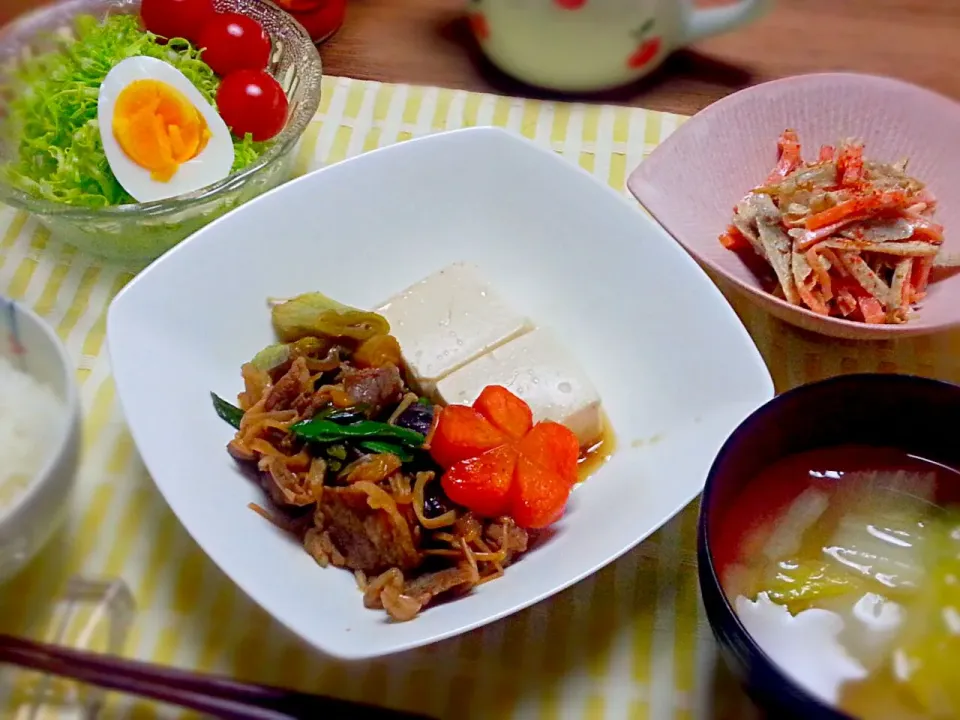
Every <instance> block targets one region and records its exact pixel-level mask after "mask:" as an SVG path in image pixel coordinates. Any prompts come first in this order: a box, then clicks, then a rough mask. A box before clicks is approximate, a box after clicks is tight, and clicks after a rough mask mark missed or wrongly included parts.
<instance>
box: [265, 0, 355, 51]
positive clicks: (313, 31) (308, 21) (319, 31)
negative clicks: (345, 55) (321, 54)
mask: <svg viewBox="0 0 960 720" xmlns="http://www.w3.org/2000/svg"><path fill="white" fill-rule="evenodd" d="M276 3H277V5H279V6H280V7H282V8H283V9H284V10H286V11H287V12H288V13H290V14H291V15H292V16H293V19H294V20H296V21H297V22H298V23H300V24H301V25H303V27H304V29H305V30H306V31H307V32H308V33H309V34H310V38H311V39H312V40H313V41H314V42H317V43H318V42H321V41H322V40H326V39H327V38H328V37H330V36H331V35H333V33H335V32H336V31H337V30H339V29H340V26H341V25H343V19H344V16H345V15H346V12H347V0H276Z"/></svg>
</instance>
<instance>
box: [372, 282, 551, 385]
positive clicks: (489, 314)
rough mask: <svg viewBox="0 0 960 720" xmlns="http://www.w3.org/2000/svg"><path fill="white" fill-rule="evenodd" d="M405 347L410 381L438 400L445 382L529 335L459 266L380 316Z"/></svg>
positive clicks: (526, 324) (526, 326)
mask: <svg viewBox="0 0 960 720" xmlns="http://www.w3.org/2000/svg"><path fill="white" fill-rule="evenodd" d="M377 312H378V313H380V314H381V315H383V316H384V317H385V318H386V319H387V321H388V322H389V323H390V332H391V333H392V334H393V335H394V337H396V338H397V340H398V341H399V342H400V348H401V350H402V351H403V359H404V362H405V363H406V365H407V370H408V372H409V375H410V380H411V381H412V382H413V384H414V385H415V386H416V387H417V388H418V389H419V390H420V391H421V392H423V393H425V394H433V393H434V392H435V390H436V384H437V382H439V381H440V380H441V379H442V378H444V377H446V376H447V375H449V374H450V373H452V372H454V371H455V370H457V369H458V368H461V367H463V366H464V365H466V364H467V363H469V362H470V361H471V360H474V359H476V358H478V357H480V356H481V355H483V354H484V353H487V352H489V351H491V350H493V349H494V348H497V347H499V346H500V345H503V344H504V343H505V342H508V341H509V340H512V339H513V338H515V337H518V336H520V335H522V334H523V333H525V332H528V331H529V330H530V329H531V328H532V324H531V323H530V321H529V320H527V318H525V317H524V316H522V315H520V314H518V313H516V312H514V310H513V309H511V308H510V306H509V305H507V303H506V302H504V300H503V299H502V298H501V297H500V295H499V294H498V293H497V292H496V291H495V290H494V289H493V287H492V286H490V285H489V284H488V283H487V282H486V281H484V280H483V278H482V277H481V276H480V273H479V271H478V270H477V268H476V267H474V266H473V265H469V264H467V263H454V264H453V265H449V266H447V267H445V268H444V269H443V270H439V271H438V272H435V273H433V274H432V275H430V276H429V277H426V278H424V279H423V280H421V281H420V282H418V283H416V284H415V285H411V286H410V287H409V288H407V289H406V290H404V291H403V292H401V293H399V294H397V295H395V296H394V297H392V298H391V299H390V300H388V301H387V302H386V303H384V305H383V306H382V307H381V308H379V309H378V310H377Z"/></svg>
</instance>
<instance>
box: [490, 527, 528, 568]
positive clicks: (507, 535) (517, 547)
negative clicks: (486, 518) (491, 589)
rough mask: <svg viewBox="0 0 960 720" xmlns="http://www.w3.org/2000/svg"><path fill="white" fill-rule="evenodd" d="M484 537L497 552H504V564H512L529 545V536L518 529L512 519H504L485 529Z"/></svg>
mask: <svg viewBox="0 0 960 720" xmlns="http://www.w3.org/2000/svg"><path fill="white" fill-rule="evenodd" d="M485 534H486V536H487V538H488V539H489V540H491V541H492V542H493V544H494V545H495V546H496V549H497V550H506V551H507V559H506V561H505V562H504V564H507V563H511V562H513V561H514V560H515V559H516V557H517V555H520V554H521V553H525V552H526V551H527V547H529V545H530V534H529V533H528V532H527V531H526V530H524V529H523V528H522V527H519V526H518V525H517V524H516V523H515V522H514V521H513V519H512V518H509V517H504V518H501V519H500V520H498V521H497V522H496V523H495V524H492V525H489V526H488V527H487V531H486V533H485Z"/></svg>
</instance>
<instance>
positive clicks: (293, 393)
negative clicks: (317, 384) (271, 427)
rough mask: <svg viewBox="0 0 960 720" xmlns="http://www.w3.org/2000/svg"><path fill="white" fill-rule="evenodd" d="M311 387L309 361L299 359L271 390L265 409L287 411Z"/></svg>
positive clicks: (264, 405)
mask: <svg viewBox="0 0 960 720" xmlns="http://www.w3.org/2000/svg"><path fill="white" fill-rule="evenodd" d="M309 386H310V371H309V370H308V369H307V361H306V359H305V358H302V357H298V358H297V359H296V360H294V361H293V363H292V364H291V365H290V369H289V370H287V372H286V373H284V375H283V377H281V378H280V379H279V380H277V382H276V384H275V385H274V386H273V387H272V388H270V391H269V394H268V395H267V399H266V401H265V402H264V404H263V409H264V410H267V411H270V410H287V409H289V408H290V406H291V405H292V404H293V401H294V400H296V399H297V398H298V397H299V396H300V393H302V392H303V391H304V390H307V389H309Z"/></svg>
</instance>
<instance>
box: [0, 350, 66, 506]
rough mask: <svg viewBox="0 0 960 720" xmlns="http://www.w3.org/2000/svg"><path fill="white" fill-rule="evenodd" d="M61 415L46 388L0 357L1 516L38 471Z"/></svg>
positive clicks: (53, 396)
mask: <svg viewBox="0 0 960 720" xmlns="http://www.w3.org/2000/svg"><path fill="white" fill-rule="evenodd" d="M62 415H63V404H62V402H61V401H60V399H59V398H58V397H57V396H56V395H55V394H54V392H53V390H52V389H51V388H50V387H49V386H47V385H44V384H42V383H40V382H38V381H37V380H36V379H34V378H33V376H31V375H28V374H26V373H24V372H22V371H20V370H19V369H17V368H16V367H14V365H13V364H12V363H11V362H10V361H9V360H8V359H7V358H5V357H2V356H0V512H2V511H3V510H4V509H5V508H6V507H8V506H10V505H12V504H13V502H14V501H15V500H16V499H17V497H18V496H19V495H20V494H21V493H22V492H23V491H24V490H25V489H26V488H27V486H28V485H29V484H30V482H31V480H32V479H33V477H34V476H35V475H36V474H37V473H38V472H39V471H40V469H41V467H42V465H43V462H44V460H46V458H47V455H48V453H47V450H48V448H49V447H50V443H51V442H54V441H55V437H56V435H57V429H58V428H59V427H60V421H61V417H62Z"/></svg>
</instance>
